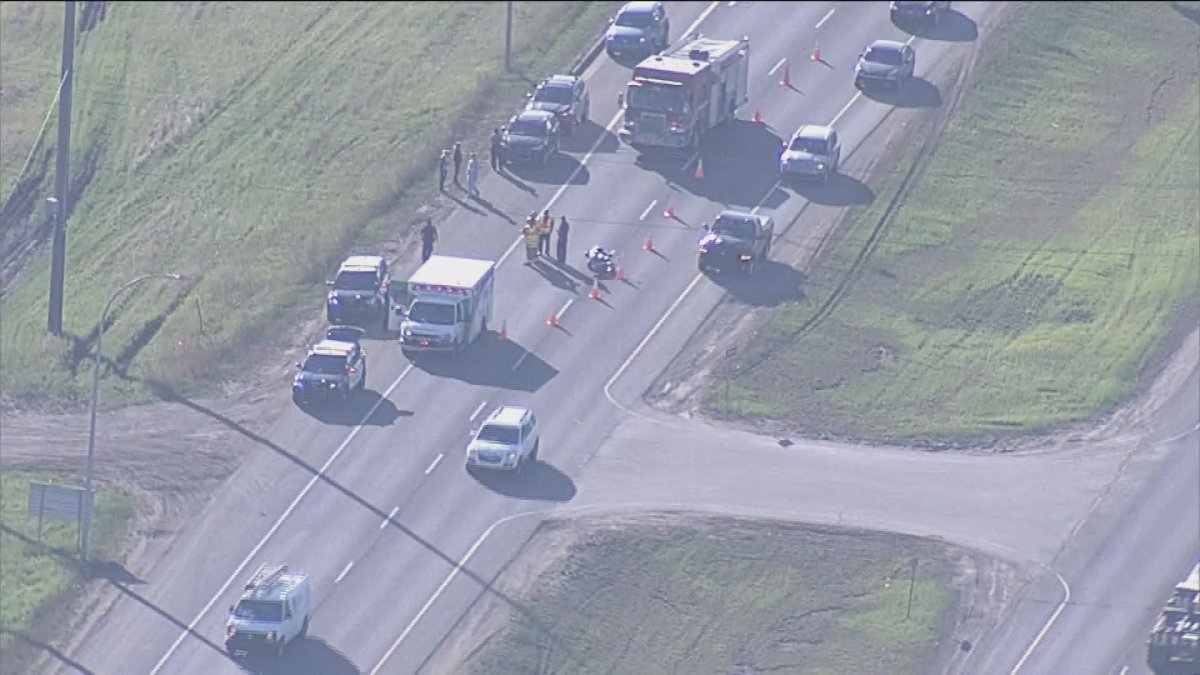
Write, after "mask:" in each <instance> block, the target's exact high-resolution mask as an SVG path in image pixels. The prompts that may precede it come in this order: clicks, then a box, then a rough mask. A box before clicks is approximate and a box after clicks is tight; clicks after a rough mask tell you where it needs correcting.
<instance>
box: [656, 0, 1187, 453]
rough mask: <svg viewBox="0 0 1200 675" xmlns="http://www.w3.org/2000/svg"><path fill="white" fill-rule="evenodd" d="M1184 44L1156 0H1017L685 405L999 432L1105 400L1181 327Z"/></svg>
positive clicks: (882, 427) (770, 419)
mask: <svg viewBox="0 0 1200 675" xmlns="http://www.w3.org/2000/svg"><path fill="white" fill-rule="evenodd" d="M1130 12H1132V14H1130ZM1131 25H1132V26H1135V28H1133V29H1131V30H1126V27H1127V26H1131ZM1197 44H1200V27H1198V26H1197V25H1196V24H1195V23H1193V22H1188V21H1180V19H1179V14H1178V12H1177V11H1176V10H1175V9H1173V8H1172V7H1171V6H1168V5H1137V6H1124V5H1110V4H1094V5H1087V6H1086V7H1084V8H1083V9H1082V10H1081V9H1080V8H1079V6H1075V5H1061V4H1054V3H1035V4H1032V5H1029V6H1027V7H1026V8H1025V9H1024V10H1023V11H1022V12H1021V13H1020V14H1018V15H1017V16H1016V18H1015V20H1014V23H1013V25H1012V26H1011V27H1010V28H1009V29H1008V30H1006V31H1005V32H1004V33H1002V34H1000V35H998V36H997V37H996V38H995V39H994V41H993V42H992V44H990V45H988V46H987V47H986V50H985V52H984V53H983V55H982V56H981V59H980V61H979V63H978V65H977V67H976V68H975V71H974V75H973V79H972V82H971V84H970V86H969V88H967V89H966V90H965V94H964V98H963V99H962V104H961V106H960V107H959V109H958V110H957V111H955V113H954V115H953V117H952V118H951V119H950V120H949V122H948V124H947V125H946V127H945V130H944V132H943V133H942V134H941V135H940V136H939V137H938V139H937V146H936V149H935V150H934V151H933V153H932V154H931V155H930V156H929V157H928V161H927V162H924V164H923V166H920V167H919V168H920V173H919V178H918V179H917V181H916V182H915V183H914V184H913V185H912V187H911V189H910V190H909V192H908V193H907V194H900V195H899V196H900V199H899V200H894V201H898V203H896V204H894V206H895V208H891V209H889V206H890V205H889V197H891V196H893V195H897V194H898V193H900V191H901V189H902V188H903V187H905V186H903V185H902V177H903V176H904V175H906V174H907V169H906V168H905V167H906V163H908V162H915V163H918V164H920V163H922V162H923V161H924V160H923V158H922V157H920V156H919V154H918V153H919V150H917V149H914V150H913V151H911V152H910V154H909V155H907V156H905V157H904V158H903V159H902V160H900V166H901V169H900V170H895V171H892V172H889V173H888V174H886V175H884V176H883V177H882V179H881V180H879V183H880V188H879V189H878V190H877V192H878V193H879V194H880V195H881V198H879V199H877V200H876V202H875V204H873V205H872V206H870V207H868V208H866V209H864V210H863V211H862V212H861V213H858V214H852V216H851V219H850V220H849V221H848V223H847V224H846V226H844V227H843V229H842V231H840V232H839V234H838V235H837V237H836V238H835V239H834V240H832V243H831V245H830V246H829V247H828V248H827V250H826V251H825V252H824V253H823V254H822V257H821V259H820V262H819V264H817V265H816V266H814V268H813V270H812V272H811V273H810V274H809V275H808V279H807V281H806V291H807V297H806V298H804V299H802V300H800V301H797V302H794V303H789V304H787V305H785V306H784V307H782V308H781V309H780V310H779V311H777V312H775V313H774V315H773V316H772V317H771V319H770V321H769V322H767V323H766V325H765V326H762V327H761V328H759V331H758V334H757V335H756V337H755V338H753V339H752V340H750V342H749V344H748V345H747V346H746V347H745V348H744V349H743V350H742V358H741V360H740V361H739V362H738V363H736V364H734V365H735V366H736V367H731V368H730V378H731V380H732V382H731V386H730V394H729V397H728V403H727V402H726V397H725V393H724V377H725V374H724V373H722V374H721V376H720V380H719V381H717V382H714V384H716V385H717V386H714V387H713V388H712V391H710V392H709V393H708V394H706V395H699V396H697V395H696V394H694V393H693V394H692V398H691V405H692V406H695V405H697V403H696V398H698V397H699V398H702V399H703V403H702V404H699V405H700V406H701V407H702V408H703V409H704V410H705V411H706V412H708V413H709V414H713V415H716V416H719V417H726V418H730V419H740V420H743V421H748V422H751V423H755V424H758V425H759V426H764V425H765V426H770V427H772V428H773V429H777V428H778V427H784V428H786V430H787V433H791V434H803V435H808V436H823V437H847V436H850V437H868V438H876V439H882V440H887V441H903V442H907V443H929V444H938V445H944V444H947V443H949V444H956V443H965V442H980V441H982V442H985V443H991V444H993V445H997V446H1003V445H1004V444H1005V443H1007V442H1008V441H1009V440H1010V439H1012V438H1014V437H1015V436H1016V434H1018V433H1022V432H1028V431H1031V430H1044V429H1048V428H1056V427H1059V426H1062V425H1065V424H1067V423H1071V422H1081V421H1087V420H1092V419H1095V418H1096V417H1097V416H1098V415H1101V414H1104V413H1107V412H1110V411H1112V410H1113V409H1114V408H1115V406H1116V405H1118V404H1119V403H1120V402H1122V401H1124V400H1127V399H1128V398H1129V397H1130V396H1131V395H1132V394H1133V393H1134V392H1135V391H1136V390H1137V389H1138V388H1140V387H1143V386H1145V385H1146V384H1147V383H1148V381H1149V379H1150V377H1151V376H1153V375H1154V374H1155V372H1156V370H1157V368H1158V367H1159V366H1160V365H1161V364H1162V363H1163V361H1164V360H1165V359H1166V357H1167V356H1168V355H1169V354H1170V353H1171V351H1172V350H1173V349H1175V348H1177V347H1178V345H1179V344H1180V341H1181V340H1182V339H1183V338H1184V336H1185V335H1188V334H1189V333H1191V331H1192V330H1193V329H1194V328H1195V326H1196V316H1197V308H1198V304H1197V303H1198V301H1200V293H1197V289H1198V288H1200V273H1198V272H1197V270H1198V269H1200V230H1198V227H1197V226H1198V217H1197V213H1198V211H1200V203H1198V201H1200V200H1198V196H1197V193H1196V190H1195V186H1196V185H1197V184H1200V128H1198V127H1200V125H1198V124H1197V122H1196V120H1197V119H1200V89H1198V82H1200V66H1198V64H1197V63H1196V60H1195V59H1194V58H1193V57H1194V52H1195V49H1181V48H1180V45H1191V46H1193V47H1195V46H1196V45H1197ZM1047 55H1052V57H1051V58H1048V57H1047ZM878 223H887V227H886V230H885V231H884V232H883V233H882V234H881V235H877V233H878V232H879V229H878ZM864 252H866V254H867V255H866V256H865V262H864ZM675 379H676V380H680V379H682V378H681V377H680V376H679V375H678V373H676V374H675ZM697 389H698V387H697V386H696V385H695V383H694V382H692V383H690V390H691V392H695V391H697ZM676 398H677V399H678V398H680V397H679V396H676Z"/></svg>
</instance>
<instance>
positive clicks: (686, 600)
mask: <svg viewBox="0 0 1200 675" xmlns="http://www.w3.org/2000/svg"><path fill="white" fill-rule="evenodd" d="M913 558H916V559H918V560H919V564H918V566H917V574H916V583H915V585H914V592H913V604H912V610H911V615H910V617H909V618H908V619H907V620H906V619H905V611H906V607H907V602H908V590H909V579H910V571H911V568H910V566H909V561H910V560H912V559H913ZM950 575H951V571H950V563H949V561H948V560H947V559H946V558H945V553H944V548H943V547H940V546H938V545H935V544H933V543H931V542H926V541H920V540H915V539H908V538H904V537H884V536H878V535H869V534H855V533H847V532H833V531H829V530H819V529H806V528H803V527H800V526H790V525H784V526H779V525H773V524H772V525H768V524H761V523H746V522H732V521H720V522H717V523H712V524H710V526H708V527H704V526H698V527H685V526H666V525H658V526H652V525H641V526H634V527H631V528H630V529H626V530H606V531H600V532H598V533H595V534H590V533H589V535H588V536H587V537H585V538H583V539H582V540H581V543H577V544H576V545H575V546H574V547H572V549H571V550H570V551H569V553H568V554H567V556H566V557H565V558H564V559H563V560H561V561H559V562H557V563H555V564H554V565H553V566H552V567H551V568H549V569H548V570H547V571H546V572H544V573H543V574H542V575H541V576H540V577H539V578H538V579H537V581H536V582H534V584H533V586H532V589H533V590H532V591H531V592H529V593H528V594H527V595H525V596H523V597H520V598H518V599H517V601H518V602H519V603H520V604H521V606H522V607H523V608H525V609H527V610H528V612H527V613H520V614H514V613H512V612H510V622H509V624H508V626H507V627H506V628H505V629H504V630H502V631H501V632H500V633H499V634H498V635H496V636H493V637H492V638H491V639H489V640H488V641H487V643H486V644H485V645H484V646H483V647H482V648H481V649H479V650H476V651H475V652H473V653H472V655H471V657H470V658H469V659H468V662H467V663H466V664H465V665H464V670H469V671H471V672H477V673H488V674H489V675H490V674H496V675H500V674H503V673H513V674H514V675H515V674H516V673H534V672H537V673H576V674H578V675H583V674H585V673H696V674H700V673H736V672H744V673H765V672H788V673H822V674H823V673H829V674H833V673H855V674H856V675H866V674H871V673H915V672H922V671H923V670H924V669H925V667H926V666H927V662H928V660H929V659H930V658H932V657H933V645H934V642H935V640H936V638H937V635H938V633H939V631H940V630H941V628H942V626H943V625H944V623H945V622H946V621H947V619H948V618H949V617H950V616H951V615H950V614H948V613H949V612H952V611H953V610H954V607H955V597H956V596H955V592H954V591H953V590H951V589H950V587H949V586H948V584H947V581H946V580H948V579H949V578H950Z"/></svg>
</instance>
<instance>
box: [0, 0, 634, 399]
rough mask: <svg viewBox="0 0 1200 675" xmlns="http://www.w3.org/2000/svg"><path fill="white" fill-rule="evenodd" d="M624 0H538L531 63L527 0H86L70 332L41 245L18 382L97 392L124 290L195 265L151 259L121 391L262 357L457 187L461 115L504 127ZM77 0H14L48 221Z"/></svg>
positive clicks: (10, 395) (10, 39) (135, 309)
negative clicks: (89, 4) (324, 289)
mask: <svg viewBox="0 0 1200 675" xmlns="http://www.w3.org/2000/svg"><path fill="white" fill-rule="evenodd" d="M96 4H97V5H100V4H101V3H96ZM614 6H615V3H611V2H579V3H541V2H517V3H515V20H514V26H515V28H514V43H515V44H514V66H515V68H514V70H515V71H516V72H514V73H512V74H505V73H504V72H503V48H504V47H503V45H504V31H503V26H504V18H505V4H504V3H491V2H459V3H440V2H408V3H383V4H362V3H329V2H309V3H293V4H288V5H286V6H284V5H277V4H254V3H203V4H200V5H197V4H195V3H145V4H138V3H132V4H128V3H127V4H120V3H118V4H113V3H108V4H107V5H105V7H106V9H105V11H104V13H103V14H102V15H95V16H92V17H91V18H90V19H86V20H85V19H83V18H82V17H81V19H80V25H81V29H80V30H81V32H80V34H79V43H78V49H77V53H76V68H77V74H76V80H75V82H76V84H75V97H74V115H73V117H74V130H73V137H72V158H73V161H72V180H73V181H74V185H75V187H76V189H78V190H81V191H82V193H81V196H80V199H79V201H78V203H77V204H76V205H75V209H74V212H73V215H72V217H71V224H70V237H69V243H68V277H67V284H66V293H67V302H66V312H65V317H64V323H65V328H66V332H67V333H68V334H69V335H68V336H67V337H66V338H65V339H61V340H60V339H55V338H48V337H46V334H45V331H44V330H43V327H44V325H45V313H46V288H47V284H48V269H49V265H48V260H47V256H46V255H45V254H44V253H43V254H40V255H37V256H34V257H32V258H30V259H29V261H28V265H29V268H28V269H27V270H26V272H25V273H24V274H23V275H22V276H21V277H19V278H18V280H17V281H16V282H15V286H14V287H13V288H12V289H10V291H9V292H8V293H7V294H6V295H5V297H4V298H3V303H4V307H3V311H4V314H5V317H4V318H5V321H4V322H3V325H2V326H0V339H2V341H3V350H0V352H2V353H0V367H2V368H3V370H4V373H5V378H6V382H5V396H6V397H7V399H8V401H9V402H10V403H17V404H26V405H37V404H41V403H45V402H48V401H58V402H61V401H66V402H74V401H78V400H79V398H80V394H81V392H82V391H85V390H86V385H87V379H88V373H89V372H90V371H89V370H88V369H87V368H86V367H84V366H86V363H87V355H88V354H89V353H90V351H91V349H92V347H93V342H94V333H95V328H96V321H97V318H98V315H99V311H100V309H101V307H102V306H103V304H104V303H105V301H106V300H107V298H108V297H109V295H110V294H111V293H112V292H113V291H114V290H115V289H116V288H117V287H118V286H119V285H120V283H121V282H123V281H125V280H127V279H129V278H130V277H132V276H134V275H136V274H139V273H144V272H156V271H175V270H178V271H183V272H185V273H190V274H191V275H192V276H193V281H192V282H190V283H187V284H172V283H164V282H151V283H148V284H146V285H144V286H141V287H139V288H138V289H137V290H135V291H134V292H133V293H132V294H131V295H130V296H129V297H128V298H127V299H126V300H125V301H123V302H120V303H118V304H117V305H116V307H115V311H114V313H113V315H112V316H113V321H112V324H111V325H110V326H109V329H108V331H107V332H106V334H105V342H104V346H105V352H106V356H109V357H111V358H112V359H113V360H114V361H115V362H116V364H117V365H118V366H119V367H120V368H121V369H122V370H125V371H126V372H128V373H129V374H130V375H131V376H132V377H131V378H129V379H122V378H116V377H107V378H106V380H105V387H106V388H107V389H109V390H110V391H108V392H106V393H105V394H104V396H102V400H104V401H105V402H106V403H108V404H120V403H123V402H127V401H129V400H131V399H137V398H141V397H142V396H143V395H144V392H143V390H142V388H141V386H140V385H138V384H137V380H138V379H144V378H152V379H154V380H158V381H163V382H166V383H168V384H170V385H171V386H173V387H174V388H176V389H179V390H182V391H185V392H186V391H189V390H194V389H196V388H197V387H198V386H200V385H202V384H205V383H211V382H213V381H217V380H220V379H222V378H227V377H230V376H235V375H238V374H239V371H240V369H241V368H244V367H246V366H247V365H248V364H249V365H253V363H254V361H253V360H252V359H249V358H247V357H245V356H244V355H246V354H250V353H255V352H254V348H255V347H256V346H262V345H263V344H264V341H265V340H269V339H271V338H273V337H274V338H278V337H279V336H280V335H281V334H286V333H287V331H288V330H289V328H290V327H291V326H293V325H295V324H296V321H297V320H298V319H299V317H300V316H301V315H304V314H307V313H311V312H312V311H314V309H315V308H316V307H317V305H316V304H314V303H316V302H318V301H319V298H320V293H319V291H318V288H317V287H318V285H319V284H320V283H321V282H322V281H323V280H324V279H325V278H326V277H327V276H328V274H329V272H330V270H331V268H333V267H334V266H335V265H336V263H337V261H338V260H339V259H340V257H341V256H342V255H344V254H345V251H346V250H347V248H349V247H351V246H352V245H355V244H360V243H364V242H370V241H374V240H377V239H379V238H381V237H383V236H385V235H386V236H389V237H390V236H392V235H394V234H395V232H394V231H395V230H396V229H397V228H403V227H407V226H408V224H409V221H410V220H411V219H410V218H408V217H401V216H399V215H396V214H397V213H400V212H408V211H409V210H412V209H416V208H417V207H418V206H420V205H421V203H422V201H423V200H425V199H427V196H429V195H432V194H434V193H435V191H434V190H432V189H431V188H430V181H431V176H432V174H433V173H434V169H433V167H434V164H435V160H436V155H437V151H438V149H439V148H442V147H446V146H448V145H449V144H450V143H451V141H452V140H453V139H454V138H456V137H459V138H464V139H466V140H467V141H468V147H475V148H480V149H483V147H484V146H483V143H484V140H485V138H484V137H485V135H486V134H485V131H486V128H488V125H487V122H489V121H493V120H495V119H497V118H499V117H502V116H505V115H506V114H508V113H511V110H512V109H513V108H514V107H515V106H516V105H517V104H518V103H519V102H521V101H522V100H523V99H522V95H523V94H524V92H525V91H527V89H528V84H527V82H526V80H525V79H523V78H522V74H524V75H525V76H526V77H537V76H541V75H544V74H547V73H549V72H551V71H555V70H562V69H565V68H566V67H568V66H569V65H570V63H571V61H572V60H573V59H574V58H575V57H576V56H577V55H579V54H580V53H581V52H582V51H583V50H584V49H585V48H586V47H587V46H588V45H589V44H591V41H593V40H594V39H596V38H597V37H598V36H599V34H600V30H601V28H602V26H603V24H604V19H605V17H606V16H608V15H609V13H610V12H611V11H612V8H613V7H614ZM81 11H82V10H81ZM61 17H62V7H61V5H55V4H43V3H32V2H14V3H4V5H3V6H2V7H0V29H2V31H3V38H4V43H5V54H6V55H14V58H11V59H10V58H5V59H4V61H3V63H0V81H3V85H4V97H3V103H2V105H3V109H2V110H0V113H2V114H3V116H4V129H3V135H2V136H0V143H2V144H3V145H2V146H0V149H2V150H3V152H0V158H3V161H2V162H0V185H2V186H4V187H5V189H6V190H8V189H9V188H10V187H11V186H12V185H14V184H16V185H17V187H18V191H17V192H18V196H17V198H16V200H15V202H14V205H13V206H11V207H9V208H8V209H7V210H6V214H5V219H6V222H7V223H11V224H12V226H13V227H12V228H10V232H15V231H16V229H17V228H23V229H24V230H30V229H31V228H33V227H34V226H36V225H39V224H41V223H43V222H44V219H45V215H44V213H43V209H42V207H41V200H42V198H43V197H44V196H46V195H49V194H52V189H51V188H52V184H53V173H54V171H53V166H54V162H53V143H54V140H55V133H54V130H55V124H56V121H55V120H54V119H51V121H50V125H49V127H48V132H47V133H46V134H45V135H44V136H43V137H41V140H40V141H38V143H37V144H36V145H35V139H37V138H38V130H39V129H40V128H41V126H42V122H43V120H44V119H45V115H46V112H47V110H48V109H49V108H50V107H51V102H52V101H53V98H54V92H55V90H56V88H57V85H58V76H57V72H58V49H59V45H60V43H61V30H62V18H61ZM85 25H86V26H88V28H87V29H86V30H84V28H83V26H85ZM480 120H483V121H482V122H481V121H480ZM31 148H32V149H33V157H34V160H33V161H32V162H30V164H29V167H28V168H27V169H26V170H25V172H24V173H20V172H21V168H22V166H24V162H25V158H26V157H27V156H29V154H30V149H31ZM31 195H32V196H35V197H36V199H33V198H31V197H30V196H31ZM6 237H7V238H11V237H12V235H6ZM6 241H7V239H6ZM6 251H7V249H6ZM14 255H15V254H14ZM14 255H8V254H6V261H5V262H11V260H12V259H15V258H14Z"/></svg>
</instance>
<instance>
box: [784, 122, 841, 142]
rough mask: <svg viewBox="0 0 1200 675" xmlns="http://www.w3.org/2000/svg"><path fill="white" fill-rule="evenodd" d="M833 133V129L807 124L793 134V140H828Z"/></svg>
mask: <svg viewBox="0 0 1200 675" xmlns="http://www.w3.org/2000/svg"><path fill="white" fill-rule="evenodd" d="M832 133H833V127H827V126H823V125H820V124H805V125H804V126H802V127H800V128H799V129H797V130H796V133H794V134H792V138H816V139H820V140H826V139H828V138H829V136H830V134H832Z"/></svg>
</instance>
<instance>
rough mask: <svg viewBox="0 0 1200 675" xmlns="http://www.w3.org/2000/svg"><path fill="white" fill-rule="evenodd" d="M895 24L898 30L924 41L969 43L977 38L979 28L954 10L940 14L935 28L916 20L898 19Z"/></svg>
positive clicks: (972, 20) (972, 21)
mask: <svg viewBox="0 0 1200 675" xmlns="http://www.w3.org/2000/svg"><path fill="white" fill-rule="evenodd" d="M895 24H896V27H897V28H899V29H900V30H902V31H904V32H906V33H909V34H911V35H916V36H917V37H919V38H923V39H925V40H940V41H942V42H971V41H974V40H976V39H977V38H978V37H979V26H977V25H976V24H975V20H974V19H972V18H971V17H969V16H967V15H966V14H963V13H962V12H960V11H958V10H954V9H952V10H950V11H948V12H946V13H945V14H942V18H941V19H940V20H939V21H938V24H937V25H936V26H935V25H933V24H931V23H925V22H924V21H921V20H920V19H916V18H913V19H901V18H899V17H897V20H896V21H895Z"/></svg>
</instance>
